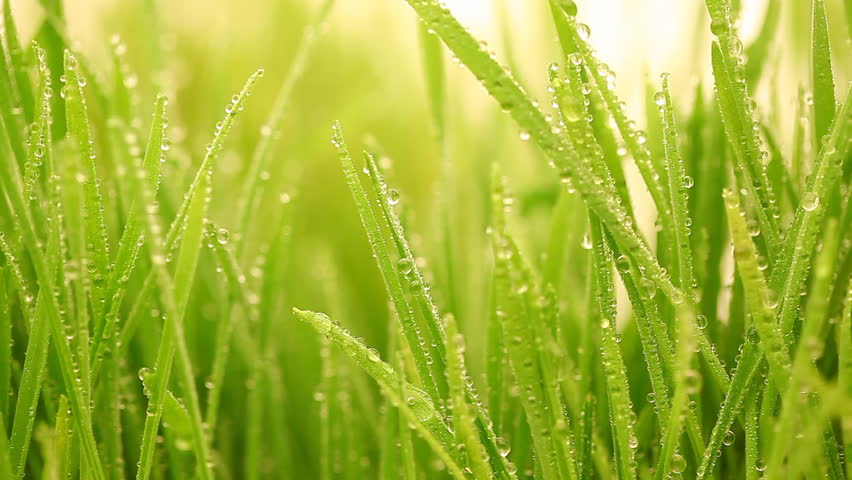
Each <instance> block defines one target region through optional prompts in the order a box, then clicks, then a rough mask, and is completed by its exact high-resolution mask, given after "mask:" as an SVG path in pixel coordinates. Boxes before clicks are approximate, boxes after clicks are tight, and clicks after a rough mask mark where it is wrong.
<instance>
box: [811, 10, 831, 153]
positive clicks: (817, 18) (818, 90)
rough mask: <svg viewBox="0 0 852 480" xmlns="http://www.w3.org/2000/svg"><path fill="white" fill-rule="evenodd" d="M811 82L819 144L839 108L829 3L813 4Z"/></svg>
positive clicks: (815, 126)
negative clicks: (830, 35) (832, 64)
mask: <svg viewBox="0 0 852 480" xmlns="http://www.w3.org/2000/svg"><path fill="white" fill-rule="evenodd" d="M811 4H812V10H811V75H812V77H811V81H812V82H813V83H812V86H813V92H814V93H813V95H814V134H815V136H816V140H817V141H822V137H823V136H824V135H826V134H828V133H829V129H830V128H831V124H832V122H833V120H834V112H835V109H836V108H837V107H836V106H835V99H834V73H833V72H832V70H831V45H830V42H829V38H830V37H829V32H828V18H827V16H826V10H825V1H824V0H812V2H811Z"/></svg>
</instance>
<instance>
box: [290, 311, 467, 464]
mask: <svg viewBox="0 0 852 480" xmlns="http://www.w3.org/2000/svg"><path fill="white" fill-rule="evenodd" d="M293 312H294V313H295V315H296V317H297V318H298V319H299V320H301V321H303V322H305V323H307V324H309V325H311V326H312V327H313V328H314V329H316V331H317V332H318V333H320V334H323V335H326V336H327V337H328V338H329V339H330V340H331V341H332V342H334V343H335V344H336V345H337V346H338V348H340V349H341V351H343V353H345V354H346V355H347V356H349V357H350V358H351V359H352V360H354V361H355V362H356V363H357V364H358V366H360V367H361V368H363V369H364V371H365V372H366V373H367V374H368V375H370V376H371V377H372V378H373V379H374V380H375V381H376V382H377V383H378V384H379V386H380V387H381V388H382V392H384V394H385V395H387V396H388V398H389V399H390V400H391V401H392V402H393V403H394V404H396V405H397V406H398V407H399V408H400V410H401V412H402V413H403V415H405V417H406V418H408V420H409V421H410V422H411V423H413V424H414V425H415V428H416V429H417V430H418V432H420V433H421V434H422V435H423V438H424V440H426V442H427V443H428V444H429V446H430V447H432V450H433V451H434V452H435V454H436V455H438V456H439V457H440V458H441V460H443V461H444V462H445V463H446V465H447V468H448V469H449V471H450V473H451V474H452V475H453V476H454V477H456V478H457V479H460V480H461V479H464V478H465V476H464V473H462V468H461V466H460V465H461V464H460V463H459V457H458V451H457V449H456V448H455V440H454V439H453V434H452V432H450V430H449V429H448V428H447V426H446V425H445V424H444V423H443V421H442V420H441V414H440V413H439V412H438V410H437V409H436V408H435V406H434V404H433V403H432V401H431V400H430V398H429V395H428V394H427V393H426V392H424V391H422V390H420V389H418V388H417V387H415V386H413V385H411V384H404V387H402V388H401V387H400V381H399V375H398V374H397V373H396V370H394V368H393V366H391V365H390V364H389V363H386V362H383V361H382V360H381V358H380V357H379V355H378V353H376V351H375V350H371V349H369V348H367V346H366V345H364V343H363V342H360V341H358V340H356V339H355V338H353V337H352V336H350V335H348V334H347V333H346V332H344V331H343V328H341V327H340V326H339V325H337V324H335V323H334V322H332V321H331V320H330V319H329V318H328V316H326V315H324V314H321V313H315V312H309V311H304V310H299V309H294V310H293Z"/></svg>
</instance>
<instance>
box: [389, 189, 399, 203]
mask: <svg viewBox="0 0 852 480" xmlns="http://www.w3.org/2000/svg"><path fill="white" fill-rule="evenodd" d="M388 203H389V204H391V205H396V204H398V203H399V192H398V191H397V190H396V189H393V188H392V189H390V190H388Z"/></svg>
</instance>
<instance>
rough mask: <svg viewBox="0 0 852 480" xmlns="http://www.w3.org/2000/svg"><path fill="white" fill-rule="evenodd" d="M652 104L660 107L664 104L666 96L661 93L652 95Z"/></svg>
mask: <svg viewBox="0 0 852 480" xmlns="http://www.w3.org/2000/svg"><path fill="white" fill-rule="evenodd" d="M654 103H656V104H657V106H658V107H662V106H664V105H665V104H666V94H665V93H663V92H657V93H655V94H654Z"/></svg>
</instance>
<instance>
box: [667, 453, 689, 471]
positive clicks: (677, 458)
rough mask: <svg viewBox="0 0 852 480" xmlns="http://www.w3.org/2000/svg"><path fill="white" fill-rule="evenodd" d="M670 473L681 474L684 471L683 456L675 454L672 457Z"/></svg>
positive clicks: (684, 461) (684, 462) (684, 460)
mask: <svg viewBox="0 0 852 480" xmlns="http://www.w3.org/2000/svg"><path fill="white" fill-rule="evenodd" d="M671 465H672V473H683V471H684V470H686V459H685V458H683V455H681V454H679V453H675V454H674V455H672V464H671Z"/></svg>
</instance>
